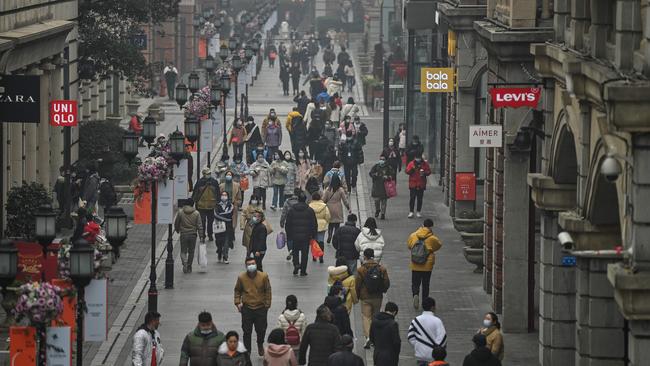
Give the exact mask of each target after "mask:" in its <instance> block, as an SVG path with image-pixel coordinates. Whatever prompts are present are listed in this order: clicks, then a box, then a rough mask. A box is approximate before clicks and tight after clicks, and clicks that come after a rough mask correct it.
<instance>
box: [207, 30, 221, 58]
mask: <svg viewBox="0 0 650 366" xmlns="http://www.w3.org/2000/svg"><path fill="white" fill-rule="evenodd" d="M220 44H221V43H220V42H219V34H218V33H217V34H215V35H214V36H213V37H212V38H210V42H209V43H208V53H209V54H210V55H211V56H212V57H214V58H217V57H218V56H219V45H220Z"/></svg>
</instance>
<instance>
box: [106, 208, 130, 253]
mask: <svg viewBox="0 0 650 366" xmlns="http://www.w3.org/2000/svg"><path fill="white" fill-rule="evenodd" d="M104 220H105V222H106V239H108V242H109V243H111V246H112V247H113V254H114V255H115V257H116V258H119V257H120V247H121V246H122V244H124V241H125V240H126V236H127V235H126V230H127V229H126V224H127V220H128V219H127V216H126V213H124V209H123V208H122V207H120V206H111V207H109V208H108V210H107V211H106V213H105V214H104Z"/></svg>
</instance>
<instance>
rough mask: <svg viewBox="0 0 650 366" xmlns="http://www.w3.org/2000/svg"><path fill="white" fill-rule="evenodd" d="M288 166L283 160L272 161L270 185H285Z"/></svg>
mask: <svg viewBox="0 0 650 366" xmlns="http://www.w3.org/2000/svg"><path fill="white" fill-rule="evenodd" d="M288 173H289V164H287V162H286V161H284V160H274V161H273V162H272V163H271V184H273V185H276V186H283V185H285V184H287V181H288V177H287V174H288Z"/></svg>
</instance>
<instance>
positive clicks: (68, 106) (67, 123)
mask: <svg viewBox="0 0 650 366" xmlns="http://www.w3.org/2000/svg"><path fill="white" fill-rule="evenodd" d="M77 113H78V109H77V101H76V100H53V101H51V102H50V125H52V126H59V127H73V126H76V125H77Z"/></svg>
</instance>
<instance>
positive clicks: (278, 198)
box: [271, 152, 289, 211]
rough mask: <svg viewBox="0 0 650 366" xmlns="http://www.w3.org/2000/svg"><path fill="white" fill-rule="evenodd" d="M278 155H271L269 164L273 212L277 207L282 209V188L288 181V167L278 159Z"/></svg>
mask: <svg viewBox="0 0 650 366" xmlns="http://www.w3.org/2000/svg"><path fill="white" fill-rule="evenodd" d="M280 156H281V155H280V153H279V152H276V153H275V154H273V162H272V163H271V184H272V185H273V199H272V200H271V210H273V211H275V209H276V208H277V207H279V208H282V205H283V204H284V186H285V185H286V184H287V181H288V176H287V175H288V174H289V167H288V165H289V164H287V162H285V161H284V160H282V158H280Z"/></svg>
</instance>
